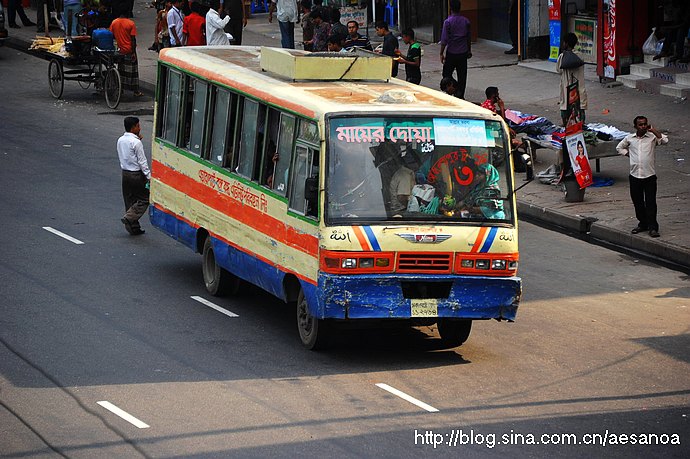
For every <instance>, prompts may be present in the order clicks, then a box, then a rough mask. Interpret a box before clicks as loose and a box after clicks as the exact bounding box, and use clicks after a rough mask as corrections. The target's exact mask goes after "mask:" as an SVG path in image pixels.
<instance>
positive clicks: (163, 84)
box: [156, 65, 168, 137]
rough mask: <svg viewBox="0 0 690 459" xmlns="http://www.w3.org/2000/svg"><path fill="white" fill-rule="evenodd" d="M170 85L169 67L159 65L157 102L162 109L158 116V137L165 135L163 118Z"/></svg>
mask: <svg viewBox="0 0 690 459" xmlns="http://www.w3.org/2000/svg"><path fill="white" fill-rule="evenodd" d="M167 87H168V67H166V66H164V65H159V66H158V87H157V88H156V102H157V103H158V107H159V109H160V112H159V115H158V116H157V117H156V137H163V120H164V119H165V116H164V113H165V96H166V88H167Z"/></svg>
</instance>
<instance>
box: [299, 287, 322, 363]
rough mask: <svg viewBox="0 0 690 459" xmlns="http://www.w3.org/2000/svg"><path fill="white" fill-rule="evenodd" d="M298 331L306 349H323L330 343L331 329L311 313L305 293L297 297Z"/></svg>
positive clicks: (302, 292) (301, 292) (300, 293)
mask: <svg viewBox="0 0 690 459" xmlns="http://www.w3.org/2000/svg"><path fill="white" fill-rule="evenodd" d="M297 330H298V331H299V337H300V339H301V340H302V344H303V345H304V347H306V348H307V349H310V350H314V351H315V350H318V349H323V348H325V347H327V346H328V343H329V327H328V324H327V323H326V322H325V321H324V320H320V319H317V318H316V317H314V316H313V315H311V313H310V312H309V306H308V305H307V299H306V297H305V296H304V291H302V290H300V292H299V296H298V297H297Z"/></svg>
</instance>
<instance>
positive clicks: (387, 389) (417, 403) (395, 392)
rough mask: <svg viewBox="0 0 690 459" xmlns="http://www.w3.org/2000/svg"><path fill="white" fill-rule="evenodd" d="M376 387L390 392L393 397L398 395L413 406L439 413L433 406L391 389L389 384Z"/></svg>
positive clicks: (380, 384) (393, 388)
mask: <svg viewBox="0 0 690 459" xmlns="http://www.w3.org/2000/svg"><path fill="white" fill-rule="evenodd" d="M376 385H377V386H378V387H380V388H381V389H383V390H385V391H388V392H390V393H391V394H393V395H397V396H398V397H400V398H401V399H403V400H407V401H408V402H410V403H412V404H413V405H417V406H418V407H420V408H422V409H425V410H427V411H428V412H430V413H436V412H437V411H438V410H437V409H436V408H434V407H433V406H431V405H427V404H426V403H424V402H422V401H421V400H417V399H416V398H414V397H412V396H410V395H407V394H406V393H405V392H402V391H399V390H398V389H396V388H395V387H391V386H389V385H388V384H384V383H377V384H376Z"/></svg>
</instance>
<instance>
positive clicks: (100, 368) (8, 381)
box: [0, 49, 690, 458]
mask: <svg viewBox="0 0 690 459" xmlns="http://www.w3.org/2000/svg"><path fill="white" fill-rule="evenodd" d="M152 107H153V104H152V101H151V100H150V99H149V100H147V99H144V100H131V99H125V100H124V102H123V103H122V104H121V106H120V107H119V109H118V110H117V111H112V110H109V109H108V108H107V107H106V105H105V102H104V100H103V99H102V98H101V97H97V96H95V95H93V94H92V91H91V90H82V89H81V88H79V86H78V85H77V84H76V83H70V82H67V83H66V85H65V93H64V99H63V100H60V101H56V100H54V99H52V98H51V96H50V94H49V92H48V87H47V62H45V61H41V60H39V59H36V58H33V57H31V56H28V55H26V54H23V53H19V52H17V51H14V50H10V49H0V139H1V140H0V195H1V196H2V198H1V199H0V222H2V231H0V295H1V296H0V298H1V300H0V457H31V458H34V457H36V458H41V457H59V456H64V457H74V458H82V457H83V458H92V457H139V456H144V457H257V458H258V457H261V458H263V457H324V456H328V457H348V456H349V457H370V456H379V457H418V456H420V455H424V456H427V455H428V456H453V457H457V456H463V457H479V456H482V457H483V456H488V455H490V456H497V457H525V456H530V457H576V456H577V457H581V456H584V455H587V456H606V457H631V456H632V457H642V456H644V457H651V456H661V455H663V456H664V457H688V454H689V452H690V447H689V445H690V428H689V424H688V416H689V415H690V379H689V378H688V374H690V371H689V370H690V330H689V325H688V324H690V282H689V279H688V276H686V275H684V274H682V273H679V272H675V271H671V270H668V269H666V268H663V267H660V266H657V265H653V264H650V263H647V262H643V261H639V260H635V259H634V258H631V257H629V256H627V255H622V254H619V253H616V252H613V251H610V250H607V249H603V248H600V247H597V246H593V245H588V244H586V243H584V242H582V241H579V240H576V239H571V238H569V237H567V236H565V235H562V234H559V233H555V232H551V231H547V230H544V229H542V228H539V227H536V226H533V225H530V224H521V229H522V232H521V235H520V244H521V269H520V274H521V276H522V277H523V280H524V296H523V301H522V304H521V309H520V312H519V313H518V320H517V321H516V322H515V323H512V324H508V323H496V322H480V323H476V324H475V326H474V329H473V332H472V335H471V336H470V339H469V341H468V342H467V343H466V344H465V345H463V346H462V347H460V348H457V349H450V350H448V349H440V348H438V346H437V344H436V340H435V338H436V336H437V335H436V333H435V330H434V329H433V328H420V329H413V330H384V331H379V330H364V331H350V332H347V333H344V334H343V336H341V337H340V338H339V339H338V340H337V342H336V344H335V347H334V348H333V349H332V350H330V351H327V352H321V353H316V352H309V351H305V350H303V349H302V348H301V344H300V342H299V338H298V335H297V330H296V325H295V317H294V312H293V311H292V310H291V309H290V308H288V307H286V306H285V305H284V304H282V303H281V302H280V301H278V300H276V299H274V298H272V297H271V296H269V295H268V294H265V293H262V292H261V291H260V290H258V289H254V288H249V287H247V288H244V289H243V291H242V293H241V295H240V296H239V297H236V298H225V299H217V298H212V297H210V296H209V295H207V294H206V292H205V290H204V287H203V282H202V278H201V268H200V257H199V256H198V255H195V254H193V253H192V252H191V251H189V250H188V249H186V248H185V247H182V246H180V245H178V244H177V243H175V242H174V241H173V240H172V239H169V238H168V237H167V236H165V235H163V234H162V233H160V232H158V231H156V230H154V229H152V228H151V227H150V225H148V222H147V221H144V222H143V227H144V229H146V230H147V232H146V234H145V235H143V236H140V237H131V236H129V235H128V234H127V233H126V232H125V230H124V228H123V226H122V224H121V223H120V221H119V218H120V217H121V214H122V212H123V209H122V207H123V204H122V198H121V195H120V173H119V167H118V161H117V155H116V151H115V142H116V139H117V137H118V136H119V135H120V134H121V132H122V118H123V116H124V115H126V114H130V113H135V114H138V116H140V118H141V120H142V132H143V133H144V134H145V135H146V137H147V139H146V140H145V145H147V142H148V141H150V135H151V134H150V133H151V126H152ZM146 150H147V153H148V152H149V151H150V149H149V148H148V145H147V148H146ZM145 220H146V219H145ZM46 228H50V229H54V230H56V231H59V232H61V233H62V234H64V235H67V236H69V237H71V238H74V239H75V240H76V242H82V243H81V244H79V243H76V242H75V241H72V240H69V239H66V238H65V237H64V236H61V235H59V234H56V233H55V232H51V230H50V229H46ZM192 297H200V298H202V299H206V300H208V301H212V302H213V303H214V304H215V305H217V306H219V307H221V308H224V309H225V310H227V311H231V312H233V313H234V314H236V315H237V317H229V316H227V315H224V314H221V313H220V312H218V311H216V310H214V309H211V308H209V307H208V306H206V305H205V304H203V303H201V302H199V301H197V300H195V299H194V298H192ZM377 384H385V385H387V386H377ZM385 388H393V389H397V390H398V391H402V392H403V393H404V394H407V395H408V396H410V397H413V400H412V402H411V401H409V400H406V399H404V398H403V397H401V396H399V395H395V394H394V393H392V392H390V391H388V390H385ZM415 400H416V401H419V402H423V403H417V404H415V403H413V402H415ZM425 404H426V405H425ZM107 408H110V410H109V409H107ZM116 408H119V409H121V410H123V411H124V412H125V413H124V414H123V413H121V415H122V416H125V417H127V414H128V415H129V416H131V417H129V418H127V419H124V418H123V417H120V416H118V415H116V414H114V413H113V411H111V410H116ZM434 409H435V410H437V411H433V410H434ZM570 434H572V435H573V436H572V437H571V436H569V435H570ZM621 434H626V435H627V437H621ZM648 434H651V435H648ZM632 438H634V443H635V444H631V443H633V441H632V440H631V439H632ZM614 440H616V441H618V442H623V441H625V442H626V443H627V444H624V445H622V444H618V445H614V444H612V441H614ZM434 441H436V442H438V441H443V442H444V443H443V444H437V445H436V447H434V445H433V444H431V443H432V442H434ZM646 441H650V442H651V443H653V444H652V445H645V444H640V443H643V442H646ZM546 442H549V443H552V444H544V443H546ZM573 442H580V444H570V445H568V444H553V443H573ZM585 442H594V443H596V444H594V445H585V444H584V443H585ZM604 442H605V443H606V444H605V445H604ZM671 442H680V444H679V445H678V444H676V445H670V444H666V445H664V444H659V443H671ZM449 443H450V445H449ZM468 443H469V444H468ZM530 443H539V444H530ZM654 443H657V444H654Z"/></svg>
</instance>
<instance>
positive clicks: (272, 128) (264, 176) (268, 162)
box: [259, 108, 280, 188]
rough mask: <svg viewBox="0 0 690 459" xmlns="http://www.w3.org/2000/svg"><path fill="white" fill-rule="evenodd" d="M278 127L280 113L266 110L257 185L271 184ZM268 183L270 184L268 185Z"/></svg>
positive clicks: (276, 152)
mask: <svg viewBox="0 0 690 459" xmlns="http://www.w3.org/2000/svg"><path fill="white" fill-rule="evenodd" d="M279 126H280V112H279V111H278V110H276V109H275V108H269V109H268V120H267V129H266V135H265V136H264V145H263V149H262V159H261V170H260V173H261V176H260V177H259V183H261V184H262V185H267V186H269V188H270V186H271V185H272V182H273V169H274V168H275V167H274V166H275V165H274V163H273V158H274V157H275V156H276V154H278V127H279ZM269 182H270V183H269Z"/></svg>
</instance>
